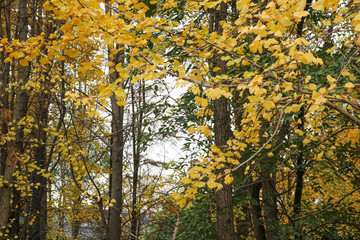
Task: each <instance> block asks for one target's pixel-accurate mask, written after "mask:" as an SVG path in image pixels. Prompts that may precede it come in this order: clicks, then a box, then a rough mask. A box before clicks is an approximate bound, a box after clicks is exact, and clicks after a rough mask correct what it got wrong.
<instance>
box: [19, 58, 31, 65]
mask: <svg viewBox="0 0 360 240" xmlns="http://www.w3.org/2000/svg"><path fill="white" fill-rule="evenodd" d="M19 63H20V65H21V66H24V67H26V66H29V61H28V60H26V59H25V58H23V59H20V60H19Z"/></svg>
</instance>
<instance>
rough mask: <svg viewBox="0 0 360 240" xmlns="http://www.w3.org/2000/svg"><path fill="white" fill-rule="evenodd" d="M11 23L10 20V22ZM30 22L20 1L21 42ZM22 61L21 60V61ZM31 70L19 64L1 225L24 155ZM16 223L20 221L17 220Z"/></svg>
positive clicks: (0, 197) (1, 200) (1, 193)
mask: <svg viewBox="0 0 360 240" xmlns="http://www.w3.org/2000/svg"><path fill="white" fill-rule="evenodd" d="M9 21H10V20H9ZM27 32H28V21H27V0H22V1H19V40H20V42H25V41H26V40H27ZM19 60H20V59H19ZM28 72H29V68H28V67H25V66H21V65H20V64H18V86H17V89H16V92H15V94H16V98H15V103H14V110H13V115H12V121H13V123H14V124H13V126H15V141H14V142H13V143H12V145H10V144H9V145H8V146H9V148H8V153H7V157H6V162H5V164H4V163H3V169H2V172H3V173H4V175H3V176H4V177H3V178H4V180H5V181H7V183H6V184H4V187H2V188H1V189H0V225H1V226H5V225H6V224H8V220H9V219H8V218H9V214H10V208H11V203H10V202H11V193H12V190H13V189H12V188H10V184H12V183H13V177H12V173H13V172H14V171H15V166H16V164H17V162H18V161H19V160H20V158H19V155H20V154H22V153H23V142H22V141H23V129H22V127H21V126H18V122H19V121H20V120H21V119H23V118H24V117H25V116H26V112H27V101H28V96H27V93H26V91H25V89H24V88H23V87H22V86H24V84H25V83H26V82H27V81H28ZM15 221H18V220H17V219H15Z"/></svg>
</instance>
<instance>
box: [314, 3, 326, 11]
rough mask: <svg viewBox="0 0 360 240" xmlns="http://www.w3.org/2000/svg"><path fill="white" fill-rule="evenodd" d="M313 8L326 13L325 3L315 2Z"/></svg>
mask: <svg viewBox="0 0 360 240" xmlns="http://www.w3.org/2000/svg"><path fill="white" fill-rule="evenodd" d="M312 8H313V9H315V10H318V11H324V3H322V2H314V3H312Z"/></svg>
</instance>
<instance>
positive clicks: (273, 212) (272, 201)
mask: <svg viewBox="0 0 360 240" xmlns="http://www.w3.org/2000/svg"><path fill="white" fill-rule="evenodd" d="M279 121H281V119H280V120H279ZM269 126H270V124H269V122H268V121H267V120H265V119H262V124H261V129H260V132H259V134H260V143H261V144H263V143H264V142H265V141H266V139H265V136H264V134H265V133H266V131H267V129H268V128H269ZM275 161H276V160H275V159H274V158H265V159H263V160H262V162H261V180H262V193H263V212H264V220H265V233H266V239H267V240H271V239H273V238H274V237H275V236H276V232H277V231H276V229H277V224H278V222H277V221H278V219H277V214H278V210H277V206H276V204H277V203H276V201H277V200H276V194H277V191H276V162H275Z"/></svg>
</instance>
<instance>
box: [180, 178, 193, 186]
mask: <svg viewBox="0 0 360 240" xmlns="http://www.w3.org/2000/svg"><path fill="white" fill-rule="evenodd" d="M181 182H182V183H183V184H190V183H192V181H191V179H190V178H188V177H184V178H183V179H181Z"/></svg>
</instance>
